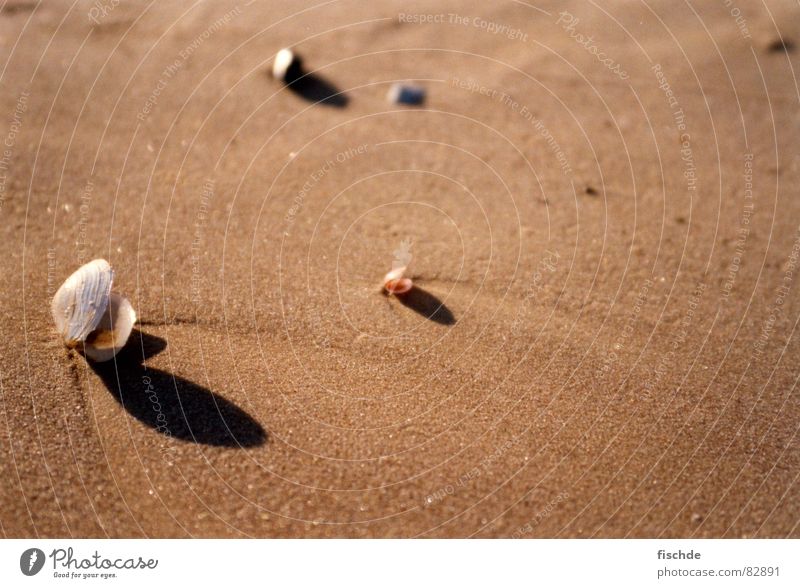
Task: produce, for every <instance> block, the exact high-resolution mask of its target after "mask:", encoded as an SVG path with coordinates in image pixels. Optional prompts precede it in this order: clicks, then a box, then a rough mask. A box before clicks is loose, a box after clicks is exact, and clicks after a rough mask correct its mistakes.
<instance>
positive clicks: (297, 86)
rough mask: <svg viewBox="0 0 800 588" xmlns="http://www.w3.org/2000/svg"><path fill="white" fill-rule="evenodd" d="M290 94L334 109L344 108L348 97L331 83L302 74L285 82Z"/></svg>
mask: <svg viewBox="0 0 800 588" xmlns="http://www.w3.org/2000/svg"><path fill="white" fill-rule="evenodd" d="M286 87H287V88H289V90H291V91H292V93H294V94H296V95H297V96H300V97H301V98H303V99H304V100H307V101H308V102H313V103H314V104H317V103H319V104H324V105H325V106H333V107H335V108H344V107H345V106H347V103H348V102H349V99H348V97H347V96H346V95H345V94H344V93H342V91H341V90H340V89H339V88H337V87H336V86H334V85H333V84H332V83H331V82H329V81H328V80H326V79H325V78H323V77H322V76H319V75H317V74H314V73H307V74H302V75H300V76H298V77H295V78H294V79H291V78H290V79H289V80H287V82H286Z"/></svg>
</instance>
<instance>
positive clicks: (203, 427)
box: [90, 329, 267, 447]
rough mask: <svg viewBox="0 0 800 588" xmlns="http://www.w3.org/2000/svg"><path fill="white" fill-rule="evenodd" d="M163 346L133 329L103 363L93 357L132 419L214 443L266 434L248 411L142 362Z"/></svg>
mask: <svg viewBox="0 0 800 588" xmlns="http://www.w3.org/2000/svg"><path fill="white" fill-rule="evenodd" d="M166 347H167V342H166V341H165V340H164V339H162V338H161V337H156V336H154V335H148V334H147V333H144V332H142V331H139V330H137V329H134V331H133V333H131V338H130V339H129V341H128V344H127V346H126V347H125V348H124V349H123V350H122V351H121V352H120V353H119V354H118V355H117V356H116V357H115V358H114V360H112V361H109V362H106V363H91V364H90V365H91V366H92V369H93V370H94V371H95V373H96V374H97V375H98V376H100V378H101V379H102V380H103V383H104V384H105V385H106V388H108V391H109V392H110V393H111V395H112V396H113V397H114V398H115V399H116V400H117V402H119V403H120V404H121V405H122V407H123V408H124V409H125V410H127V411H128V412H129V413H130V414H131V415H132V416H134V417H135V418H136V419H138V420H139V421H141V422H142V423H144V424H145V425H147V426H148V427H152V428H153V429H155V430H156V431H158V432H159V433H161V434H162V435H165V436H168V437H169V436H171V437H175V438H177V439H182V440H184V441H192V442H194V443H200V444H204V445H212V446H217V447H255V446H258V445H262V444H264V442H265V441H266V440H267V434H266V432H265V431H264V429H263V428H262V427H261V425H259V424H258V422H257V421H256V420H255V419H253V417H251V416H250V415H249V414H247V412H245V411H244V410H242V409H241V408H239V407H238V406H236V405H235V404H233V403H232V402H230V401H228V400H225V399H224V398H223V397H222V396H219V395H218V394H215V393H214V392H212V391H211V390H208V389H207V388H204V387H203V386H200V385H198V384H195V383H194V382H191V381H189V380H187V379H185V378H181V377H179V376H175V375H173V374H171V373H169V372H165V371H162V370H157V369H154V368H152V367H145V365H144V360H146V359H147V358H149V357H152V356H154V355H157V354H158V353H161V352H162V351H163V350H164V349H166Z"/></svg>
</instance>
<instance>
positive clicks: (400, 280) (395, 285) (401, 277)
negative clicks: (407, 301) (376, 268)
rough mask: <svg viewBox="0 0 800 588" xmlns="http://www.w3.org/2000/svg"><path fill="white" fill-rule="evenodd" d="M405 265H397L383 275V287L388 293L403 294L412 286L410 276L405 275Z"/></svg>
mask: <svg viewBox="0 0 800 588" xmlns="http://www.w3.org/2000/svg"><path fill="white" fill-rule="evenodd" d="M405 273H406V267H405V266H403V267H398V268H395V269H393V270H392V271H390V272H389V273H388V274H386V275H385V276H384V277H383V289H384V290H386V292H388V293H389V294H395V295H397V294H405V293H406V292H408V291H409V290H411V288H413V287H414V283H413V282H412V281H411V278H406V277H405Z"/></svg>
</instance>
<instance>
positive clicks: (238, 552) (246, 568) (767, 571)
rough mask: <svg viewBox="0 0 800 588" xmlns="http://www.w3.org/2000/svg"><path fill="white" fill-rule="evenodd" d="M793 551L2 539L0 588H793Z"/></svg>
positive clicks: (735, 543) (769, 543) (713, 543)
mask: <svg viewBox="0 0 800 588" xmlns="http://www.w3.org/2000/svg"><path fill="white" fill-rule="evenodd" d="M798 547H800V544H799V543H798V541H796V540H749V539H743V540H721V539H720V540H579V539H576V540H572V539H566V540H547V539H545V540H280V539H274V540H270V539H264V540H223V539H202V540H201V539H194V540H162V539H144V540H137V539H122V540H106V539H104V540H101V539H98V540H94V539H81V540H37V539H30V540H29V539H24V540H21V539H7V540H3V541H0V586H51V585H63V586H66V585H70V586H85V585H93V586H94V585H102V586H115V587H122V586H137V587H139V586H143V585H146V586H148V587H153V586H172V587H174V586H185V585H190V584H189V583H190V582H195V581H196V582H201V584H200V585H202V586H207V585H212V584H215V583H220V584H222V583H225V584H227V585H231V583H232V582H243V581H250V582H252V581H256V582H258V585H269V586H326V587H327V586H346V587H348V588H353V587H359V586H369V587H370V588H372V587H374V586H381V587H390V588H391V587H398V588H400V587H402V588H408V587H409V585H413V586H459V588H461V587H468V586H480V587H481V588H485V587H486V586H507V585H512V584H513V585H523V586H540V585H545V586H547V585H562V584H564V583H565V582H569V583H570V584H572V583H577V582H582V583H585V584H584V585H588V586H594V585H598V584H600V585H606V584H607V585H614V586H684V585H686V586H748V587H750V586H775V587H777V586H800V575H799V574H798V564H797V561H796V560H797V554H798ZM42 558H44V559H43V560H42ZM131 568H133V569H131ZM37 570H38V571H37ZM34 572H35V574H34ZM28 574H33V575H28Z"/></svg>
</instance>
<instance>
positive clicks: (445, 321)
mask: <svg viewBox="0 0 800 588" xmlns="http://www.w3.org/2000/svg"><path fill="white" fill-rule="evenodd" d="M397 300H399V301H400V303H401V304H402V305H403V306H405V307H407V308H410V309H411V310H413V311H414V312H416V313H418V314H421V315H422V316H424V317H425V318H426V319H428V320H431V321H433V322H435V323H439V324H440V325H448V326H449V325H454V324H455V323H456V319H455V317H454V316H453V313H452V312H450V309H449V308H447V306H445V304H444V302H442V301H441V300H439V299H438V298H436V296H434V295H433V294H431V293H430V292H428V291H427V290H424V289H422V288H420V287H419V286H414V287H412V288H411V290H409V291H408V292H407V293H405V294H403V295H402V296H397Z"/></svg>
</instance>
